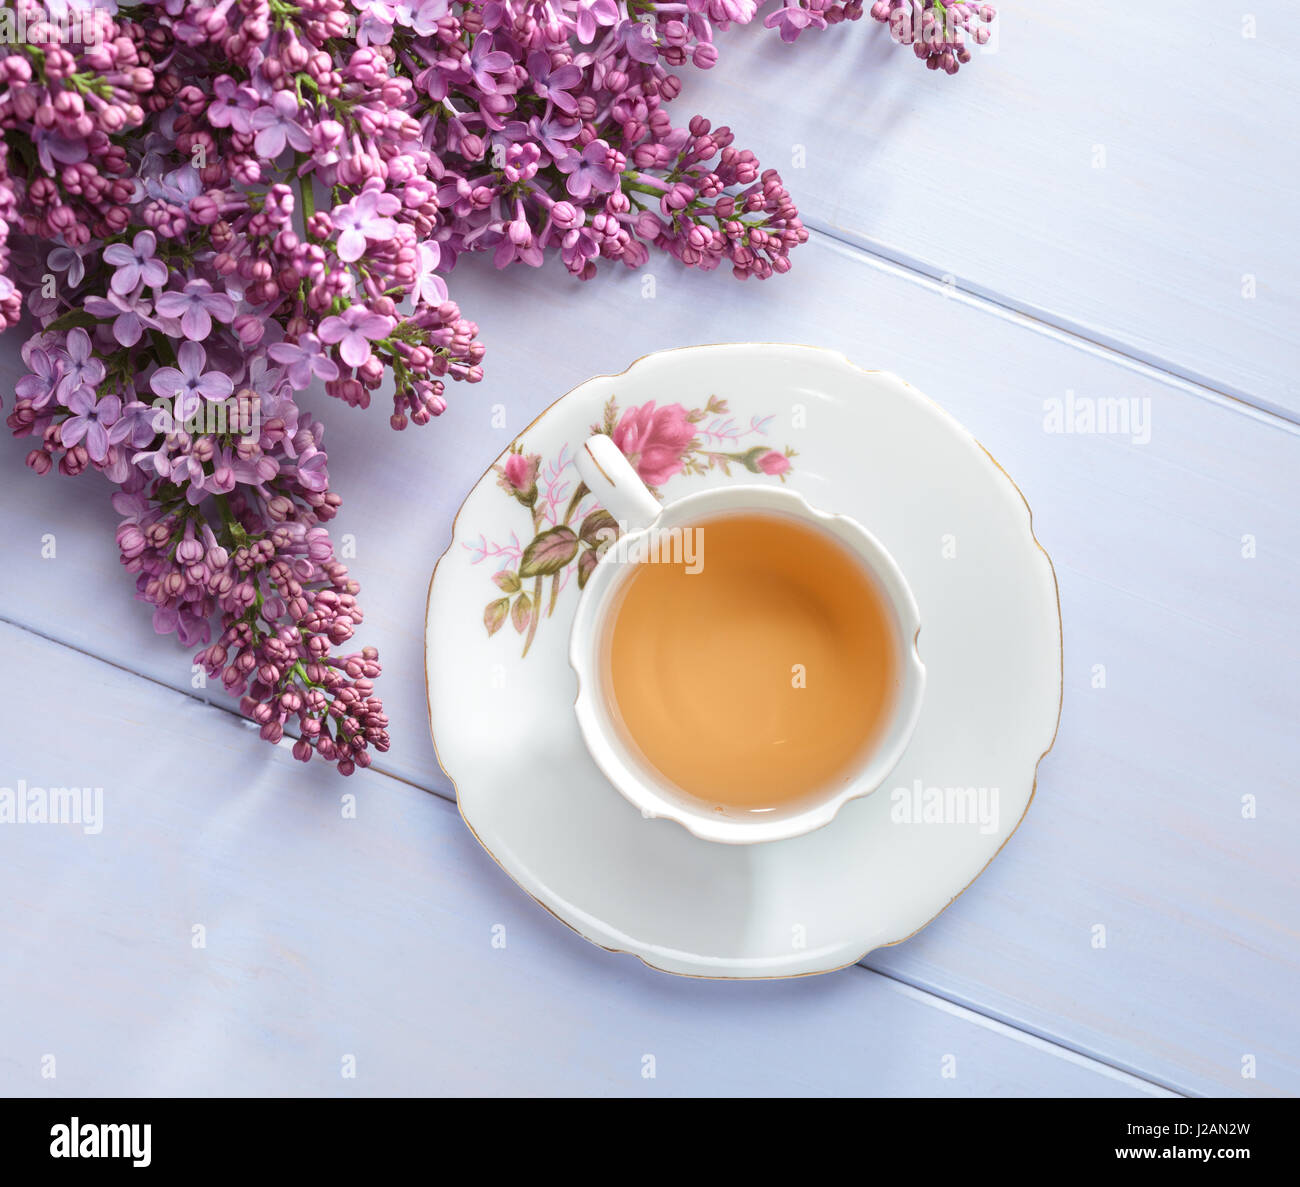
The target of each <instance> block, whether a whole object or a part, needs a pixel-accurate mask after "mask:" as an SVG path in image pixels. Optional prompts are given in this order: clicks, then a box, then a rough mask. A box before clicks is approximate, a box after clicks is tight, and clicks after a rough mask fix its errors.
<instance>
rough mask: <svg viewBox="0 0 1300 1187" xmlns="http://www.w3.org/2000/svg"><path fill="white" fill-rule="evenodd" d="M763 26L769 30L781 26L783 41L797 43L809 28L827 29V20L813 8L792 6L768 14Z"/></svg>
mask: <svg viewBox="0 0 1300 1187" xmlns="http://www.w3.org/2000/svg"><path fill="white" fill-rule="evenodd" d="M763 26H764V27H765V28H768V29H775V28H777V27H778V26H780V29H781V40H782V41H795V40H796V39H797V38H798V36H799V34H800V33H802V32H803V31H804V30H805V29H807V28H808V27H809V26H815V27H816V28H818V29H824V28H826V18H825V17H824V16H822V14H821V13H820V12H814V11H813V10H812V9H811V8H803V7H801V6H800V5H798V4H792V5H790V6H789V7H787V8H778V9H777V10H776V11H775V12H771V13H768V15H767V19H766V20H764V21H763Z"/></svg>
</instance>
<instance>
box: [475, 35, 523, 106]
mask: <svg viewBox="0 0 1300 1187" xmlns="http://www.w3.org/2000/svg"><path fill="white" fill-rule="evenodd" d="M513 65H514V59H513V58H512V57H511V56H510V55H509V54H508V53H506V52H505V50H499V49H498V50H494V49H493V48H492V34H491V33H488V32H483V33H480V34H479V35H478V36H477V37H475V38H474V44H473V45H472V46H471V47H470V51H469V54H468V55H466V66H467V68H468V69H469V72H470V73H471V74H472V75H473V76H474V84H475V85H476V86H477V87H478V88H479V90H481V91H482V92H483V93H484V94H485V95H495V94H496V93H497V80H496V78H495V77H494V76H495V75H498V74H504V73H505V72H506V71H507V70H509V69H510V67H511V66H513Z"/></svg>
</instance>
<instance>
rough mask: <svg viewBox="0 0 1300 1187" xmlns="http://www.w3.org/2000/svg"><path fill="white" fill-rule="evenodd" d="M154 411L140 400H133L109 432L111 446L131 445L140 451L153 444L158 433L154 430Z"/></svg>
mask: <svg viewBox="0 0 1300 1187" xmlns="http://www.w3.org/2000/svg"><path fill="white" fill-rule="evenodd" d="M154 415H155V412H154V409H152V408H150V407H149V405H148V404H142V403H141V402H140V401H139V400H132V401H131V402H130V403H129V404H127V405H126V406H125V407H124V408H123V409H122V415H121V416H119V417H118V418H117V420H116V421H114V422H113V427H112V428H111V429H109V430H108V443H109V444H110V445H123V444H125V445H129V446H130V447H131V448H132V449H140V448H142V447H143V446H145V445H149V444H151V443H152V442H153V439H154V437H156V436H157V432H156V431H155V429H154V423H153V422H154Z"/></svg>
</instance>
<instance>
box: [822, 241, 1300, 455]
mask: <svg viewBox="0 0 1300 1187" xmlns="http://www.w3.org/2000/svg"><path fill="white" fill-rule="evenodd" d="M804 225H805V226H806V227H807V228H808V230H809V231H810V232H811V233H812V234H814V235H817V236H818V237H820V238H822V239H825V240H827V241H828V242H830V243H834V244H836V245H838V246H839V247H840V248H842V249H844V250H846V251H849V252H852V253H854V254H855V255H857V256H859V257H861V258H862V260H863V261H864V262H866V263H868V264H871V265H874V266H875V267H877V268H882V269H884V270H886V271H892V272H893V273H894V274H895V275H897V276H898V277H899V278H900V279H905V280H911V281H913V282H914V283H918V284H922V285H924V286H925V287H927V288H931V289H932V290H934V291H935V292H939V293H941V294H943V295H945V296H948V297H950V298H951V299H953V300H961V301H962V302H963V303H964V304H966V305H969V306H971V307H973V308H976V309H980V310H982V311H983V312H985V313H989V314H992V315H994V316H996V317H999V318H1001V319H1002V320H1004V321H1014V322H1015V323H1016V324H1018V325H1022V326H1024V328H1026V329H1028V330H1034V331H1037V332H1038V333H1042V334H1046V335H1047V336H1048V337H1051V338H1053V339H1055V340H1056V341H1058V342H1061V343H1063V344H1065V345H1069V346H1073V347H1075V348H1076V349H1079V350H1086V351H1088V353H1091V354H1095V355H1099V356H1100V357H1102V358H1104V359H1107V360H1109V361H1111V362H1114V363H1116V364H1117V365H1119V366H1122V367H1124V368H1125V369H1126V370H1130V371H1136V372H1138V373H1139V374H1143V375H1146V376H1147V377H1148V378H1152V379H1155V380H1157V381H1160V382H1163V383H1166V384H1169V385H1172V386H1174V387H1178V388H1180V389H1181V390H1183V391H1185V392H1187V393H1188V394H1189V395H1193V396H1196V397H1198V398H1200V399H1204V400H1209V401H1210V402H1211V403H1214V404H1217V405H1219V406H1220V407H1223V408H1227V409H1229V410H1230V411H1233V412H1238V413H1241V414H1243V415H1246V416H1250V417H1251V418H1252V419H1254V420H1258V421H1261V422H1262V423H1264V424H1269V425H1272V426H1273V427H1275V428H1282V429H1284V430H1285V431H1287V432H1290V433H1294V434H1296V435H1300V419H1298V417H1300V414H1293V413H1291V412H1289V411H1287V410H1286V409H1283V408H1281V407H1279V406H1277V405H1274V404H1271V403H1268V402H1267V401H1263V400H1259V399H1258V398H1256V397H1252V396H1250V395H1248V394H1247V393H1245V392H1244V391H1242V390H1240V389H1238V388H1234V387H1231V386H1228V385H1220V384H1216V383H1215V382H1214V381H1213V380H1211V379H1210V378H1209V377H1208V376H1204V375H1200V374H1198V373H1197V372H1194V371H1190V370H1189V371H1184V370H1180V369H1179V368H1177V366H1176V365H1175V364H1174V363H1173V362H1171V361H1169V360H1167V359H1162V358H1158V357H1156V356H1150V355H1143V354H1141V353H1138V352H1137V351H1136V348H1130V347H1129V346H1128V345H1126V344H1125V343H1123V342H1121V341H1120V340H1119V339H1117V338H1115V339H1111V338H1106V337H1093V336H1092V333H1091V332H1090V331H1088V330H1087V329H1086V328H1085V327H1084V326H1083V325H1082V324H1081V323H1079V322H1076V321H1073V320H1071V319H1069V318H1063V317H1060V316H1059V315H1056V314H1053V313H1051V312H1050V311H1049V310H1046V309H1043V308H1040V307H1038V306H1034V305H1029V304H1024V305H1020V304H1017V303H1016V302H1015V301H1014V300H1013V298H1011V297H1010V296H1009V295H1007V294H1005V293H1000V292H998V291H997V290H995V289H988V288H984V287H983V286H981V285H978V284H975V283H973V282H969V283H968V287H963V286H962V285H961V284H956V285H953V284H949V283H945V279H944V278H945V277H948V276H953V275H954V274H953V273H950V272H943V271H940V270H939V269H938V268H936V267H935V266H934V265H932V264H928V263H926V262H925V261H923V260H919V259H916V258H914V257H911V256H907V255H904V254H902V253H896V252H891V251H889V249H888V248H886V247H885V246H884V245H883V244H880V243H877V242H875V241H874V240H868V239H855V238H851V237H849V236H846V235H843V234H838V233H836V232H835V231H834V230H832V229H830V228H829V227H827V226H824V225H820V224H818V223H817V222H809V221H805V224H804Z"/></svg>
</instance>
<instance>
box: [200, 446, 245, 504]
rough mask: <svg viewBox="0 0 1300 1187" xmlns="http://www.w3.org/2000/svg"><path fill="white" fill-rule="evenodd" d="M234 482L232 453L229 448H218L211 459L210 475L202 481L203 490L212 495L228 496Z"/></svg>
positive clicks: (233, 487)
mask: <svg viewBox="0 0 1300 1187" xmlns="http://www.w3.org/2000/svg"><path fill="white" fill-rule="evenodd" d="M236 481H237V478H236V474H235V456H234V453H233V452H232V451H231V449H230V447H229V446H226V445H221V446H218V447H217V450H216V453H215V454H214V455H213V458H212V473H211V474H209V475H208V476H207V477H206V478H205V479H204V480H203V483H202V487H203V490H205V491H207V493H208V494H212V495H225V494H229V493H230V492H231V491H232V490H234V489H235V482H236Z"/></svg>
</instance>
